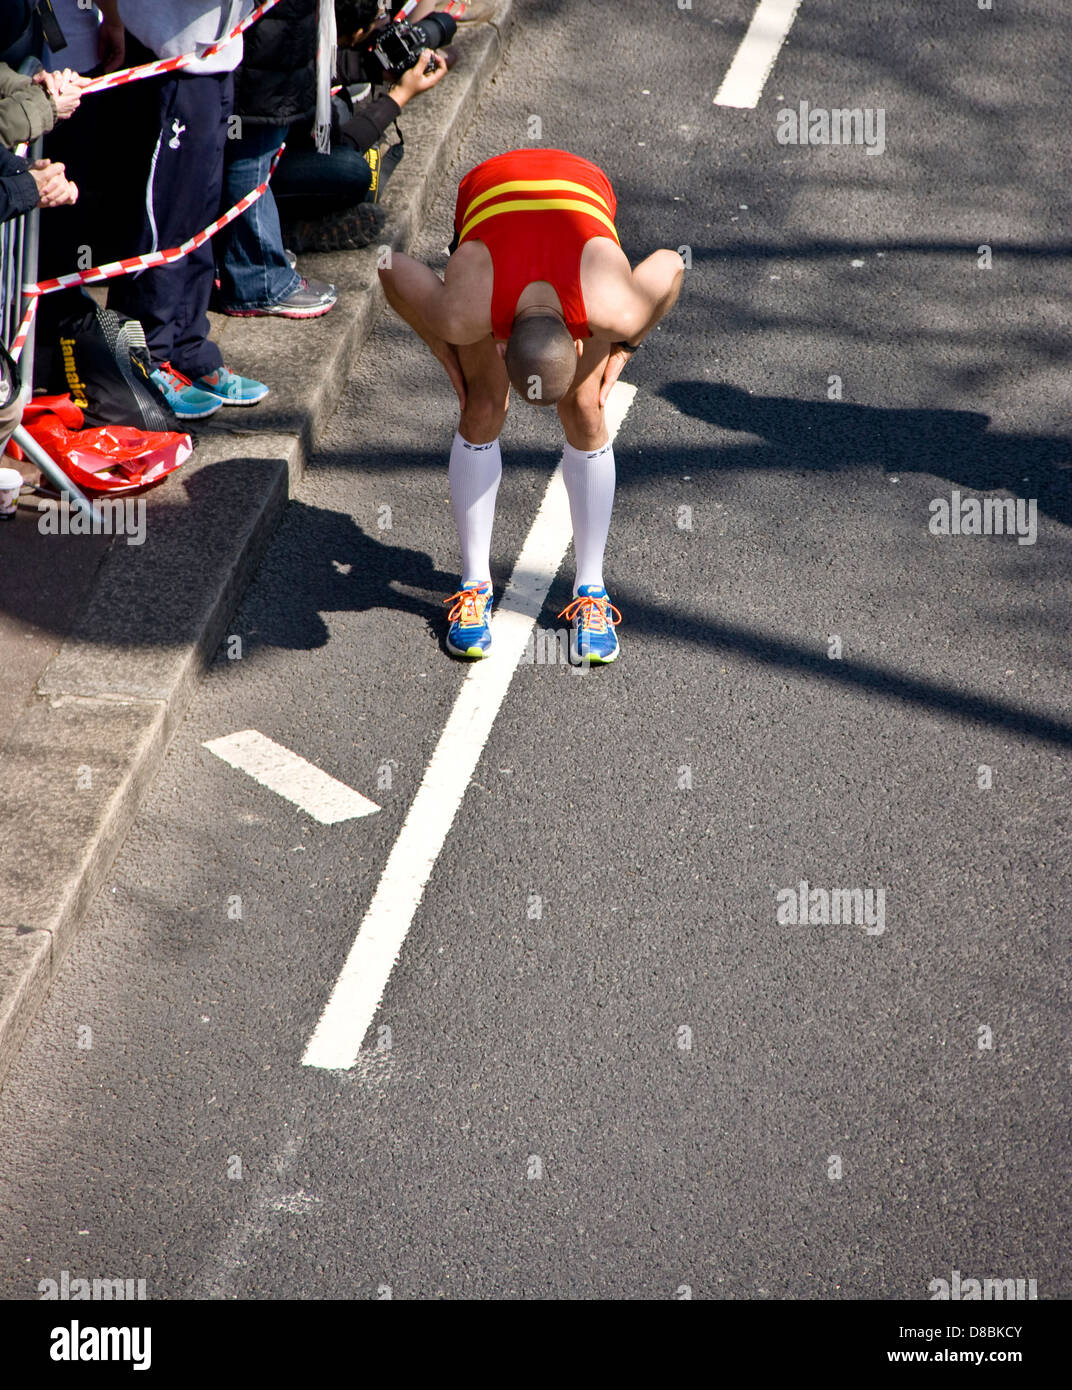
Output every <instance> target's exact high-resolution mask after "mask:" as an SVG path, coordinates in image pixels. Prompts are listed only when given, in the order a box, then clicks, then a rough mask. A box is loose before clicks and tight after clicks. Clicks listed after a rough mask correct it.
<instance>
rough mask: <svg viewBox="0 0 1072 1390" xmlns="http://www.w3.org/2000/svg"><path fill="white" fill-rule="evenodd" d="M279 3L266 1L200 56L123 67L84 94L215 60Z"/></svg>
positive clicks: (184, 55)
mask: <svg viewBox="0 0 1072 1390" xmlns="http://www.w3.org/2000/svg"><path fill="white" fill-rule="evenodd" d="M278 4H279V0H264V3H263V4H260V5H258V6H257V8H256V9H255V10H254V11H253V13H252V14H250V15H247V16H246V18H245V19H244V20H243V21H242V22H241V24H236V25H235V27H234V28H233V29H232V30H231V32H230V33H229V34H226V35H224V37H223V38H222V39H217V40H216V41H215V43H210V44H209V45H208V46H207V47H206V48H202V49H201V50H200V51H199V52H197V53H181V54H180V55H179V56H178V57H177V58H161V59H159V61H158V62H155V63H143V64H142V65H141V66H140V67H137V68H121V69H120V70H119V72H108V73H105V74H104V76H103V77H95V78H94V79H93V80H92V81H91V82H89V83H87V84H86V86H84V87H83V88H82V95H83V96H89V95H91V94H92V93H93V92H104V91H107V89H108V88H109V87H123V86H125V85H126V84H127V83H128V82H141V81H143V80H144V79H145V78H147V77H159V76H161V74H163V73H165V72H179V71H181V69H183V68H188V67H189V66H190V64H191V63H198V62H200V61H201V60H202V59H204V58H211V57H213V56H214V55H215V54H217V53H219V51H220V49H221V48H226V47H227V45H228V44H229V43H233V41H234V40H235V39H237V38H238V36H239V34H242V33H245V31H246V30H247V29H248V28H249V26H250V25H251V24H255V23H256V21H257V20H258V19H260V17H261V15H262V14H265V13H267V11H268V10H271V9H274V8H275V6H276V5H278Z"/></svg>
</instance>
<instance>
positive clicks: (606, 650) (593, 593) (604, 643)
mask: <svg viewBox="0 0 1072 1390" xmlns="http://www.w3.org/2000/svg"><path fill="white" fill-rule="evenodd" d="M612 613H613V614H614V615H615V616H614V617H611V614H612ZM558 616H559V617H560V618H568V619H569V621H570V622H571V623H572V624H573V631H572V632H571V633H570V648H569V654H570V661H571V662H572V663H573V665H574V666H581V665H583V663H584V662H586V661H588V662H591V664H592V665H593V666H596V665H599V666H606V665H609V664H610V662H612V661H617V660H618V650H619V648H618V635H617V633H616V632H615V631H614V629H615V628H616V627H617V626H618V624H619V623H620V622H621V620H622V615H621V614H620V613H619V612H618V610H617V608H615V606H614V604H613V603H611V601H610V599H609V598H608V597H607V591H606V589H604V588H603V586H602V584H582V585H580V587H579V588H578V590H577V597H576V598H575V599H574V600H573V602H572V603H567V604H566V606H565V608H563V610H562V612H561V613H560V614H559V615H558Z"/></svg>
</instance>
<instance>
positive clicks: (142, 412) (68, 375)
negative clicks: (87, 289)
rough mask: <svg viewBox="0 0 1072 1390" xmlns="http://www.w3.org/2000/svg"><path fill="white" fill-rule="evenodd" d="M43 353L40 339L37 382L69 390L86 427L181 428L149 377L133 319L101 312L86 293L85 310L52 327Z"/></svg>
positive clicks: (141, 336)
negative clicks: (52, 329)
mask: <svg viewBox="0 0 1072 1390" xmlns="http://www.w3.org/2000/svg"><path fill="white" fill-rule="evenodd" d="M50 337H51V338H52V340H51V342H50V343H49V349H48V351H47V352H43V351H42V346H43V345H42V344H41V342H40V339H39V340H38V354H37V362H36V364H35V367H39V368H40V369H41V370H39V371H38V370H35V377H36V378H37V381H36V384H37V385H38V387H39V389H44V390H45V391H46V392H48V393H49V394H50V395H62V394H63V392H65V391H66V392H67V393H68V394H69V395H70V397H71V400H72V401H74V403H75V405H77V406H78V407H79V408H80V409H81V410H82V412H83V414H84V415H85V427H86V428H87V429H91V428H93V427H94V426H96V425H133V426H135V428H137V429H142V430H179V429H180V425H179V422H178V420H177V419H176V417H175V413H174V411H173V410H172V409H171V407H170V406H169V405H168V403H167V400H166V399H165V397H164V394H163V392H162V391H161V390H160V388H159V386H157V384H156V382H155V381H153V379H152V378H151V377H150V375H149V373H150V371H151V370H152V362H151V359H150V357H149V349H148V347H147V346H146V344H145V333H144V330H143V329H142V326H141V324H140V323H139V322H138V321H137V319H128V318H126V317H124V315H122V314H117V313H116V312H115V310H114V309H104V308H102V307H101V306H100V305H99V304H97V303H96V301H95V300H93V299H91V298H90V297H89V296H88V295H86V296H84V307H82V306H80V307H79V309H78V310H77V311H76V312H75V313H72V314H68V315H66V316H65V317H64V318H62V319H61V320H60V321H59V322H58V324H56V326H55V331H54V336H52V335H50Z"/></svg>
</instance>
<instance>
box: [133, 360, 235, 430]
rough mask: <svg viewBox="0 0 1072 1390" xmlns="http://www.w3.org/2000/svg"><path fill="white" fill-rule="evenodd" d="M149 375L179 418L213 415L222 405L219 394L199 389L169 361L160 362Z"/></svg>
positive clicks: (195, 418)
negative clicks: (214, 394) (215, 394)
mask: <svg viewBox="0 0 1072 1390" xmlns="http://www.w3.org/2000/svg"><path fill="white" fill-rule="evenodd" d="M149 375H150V376H151V377H152V379H153V380H154V381H155V382H156V384H157V386H159V387H160V390H161V391H162V392H163V393H164V399H165V400H166V401H167V403H168V405H169V406H171V408H172V410H173V411H174V412H175V414H176V415H177V416H178V418H179V419H180V420H204V419H205V418H206V416H209V415H215V413H216V411H217V410H219V408H220V406H222V405H223V402H222V401H221V400H220V398H219V396H213V395H211V394H210V393H209V392H208V391H202V390H200V388H198V387H197V386H195V385H194V384H193V382H192V381H191V380H190V378H189V377H188V376H183V374H182V372H177V371H176V370H175V368H174V367H173V366H172V365H171V363H170V362H163V363H161V365H160V366H159V367H157V369H156V370H155V371H154V372H150V373H149Z"/></svg>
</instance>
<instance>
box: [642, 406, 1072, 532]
mask: <svg viewBox="0 0 1072 1390" xmlns="http://www.w3.org/2000/svg"><path fill="white" fill-rule="evenodd" d="M660 394H661V395H663V396H664V397H665V398H666V399H667V400H668V401H670V402H671V404H673V405H674V406H676V407H677V409H678V410H680V411H681V412H682V413H683V414H686V415H691V416H693V417H694V418H696V419H699V420H703V421H704V422H705V423H707V424H709V425H715V426H717V427H718V428H719V429H725V430H734V431H737V432H740V433H744V434H752V435H758V436H759V437H760V438H761V439H763V440H764V441H766V448H765V449H764V450H761V451H759V452H758V454H757V452H756V451H752V453H750V455H749V462H750V466H752V467H768V468H779V467H791V468H808V469H816V470H823V471H834V470H841V469H848V468H855V467H861V466H870V467H879V468H883V469H886V470H887V471H889V472H896V473H927V474H933V475H935V476H937V477H941V478H947V479H949V481H950V482H953V483H955V484H957V485H958V486H959V487H964V488H969V489H972V490H974V491H979V492H987V491H992V490H994V489H998V488H1000V489H1005V490H1007V491H1008V492H1011V493H1012V494H1013V495H1014V496H1016V497H1022V498H1025V499H1028V498H1035V499H1037V502H1038V507H1039V510H1040V511H1041V512H1043V513H1044V514H1045V515H1047V516H1050V517H1052V518H1053V519H1054V520H1056V521H1059V522H1061V523H1062V524H1063V525H1065V526H1069V525H1072V441H1070V440H1069V439H1068V438H1065V437H1062V436H1059V435H1014V434H1004V433H1001V432H993V431H991V430H989V429H988V426H989V423H990V419H989V416H987V415H984V414H983V413H982V412H980V411H967V410H926V409H921V410H916V409H891V408H888V407H884V406H871V405H856V404H853V403H851V402H848V401H807V400H797V399H793V398H791V397H785V396H750V395H749V394H748V393H747V392H746V391H742V390H740V389H739V388H738V387H735V386H728V385H726V384H724V383H720V382H708V381H675V382H670V383H668V384H667V385H665V386H664V387H662V388H661V391H660Z"/></svg>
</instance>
